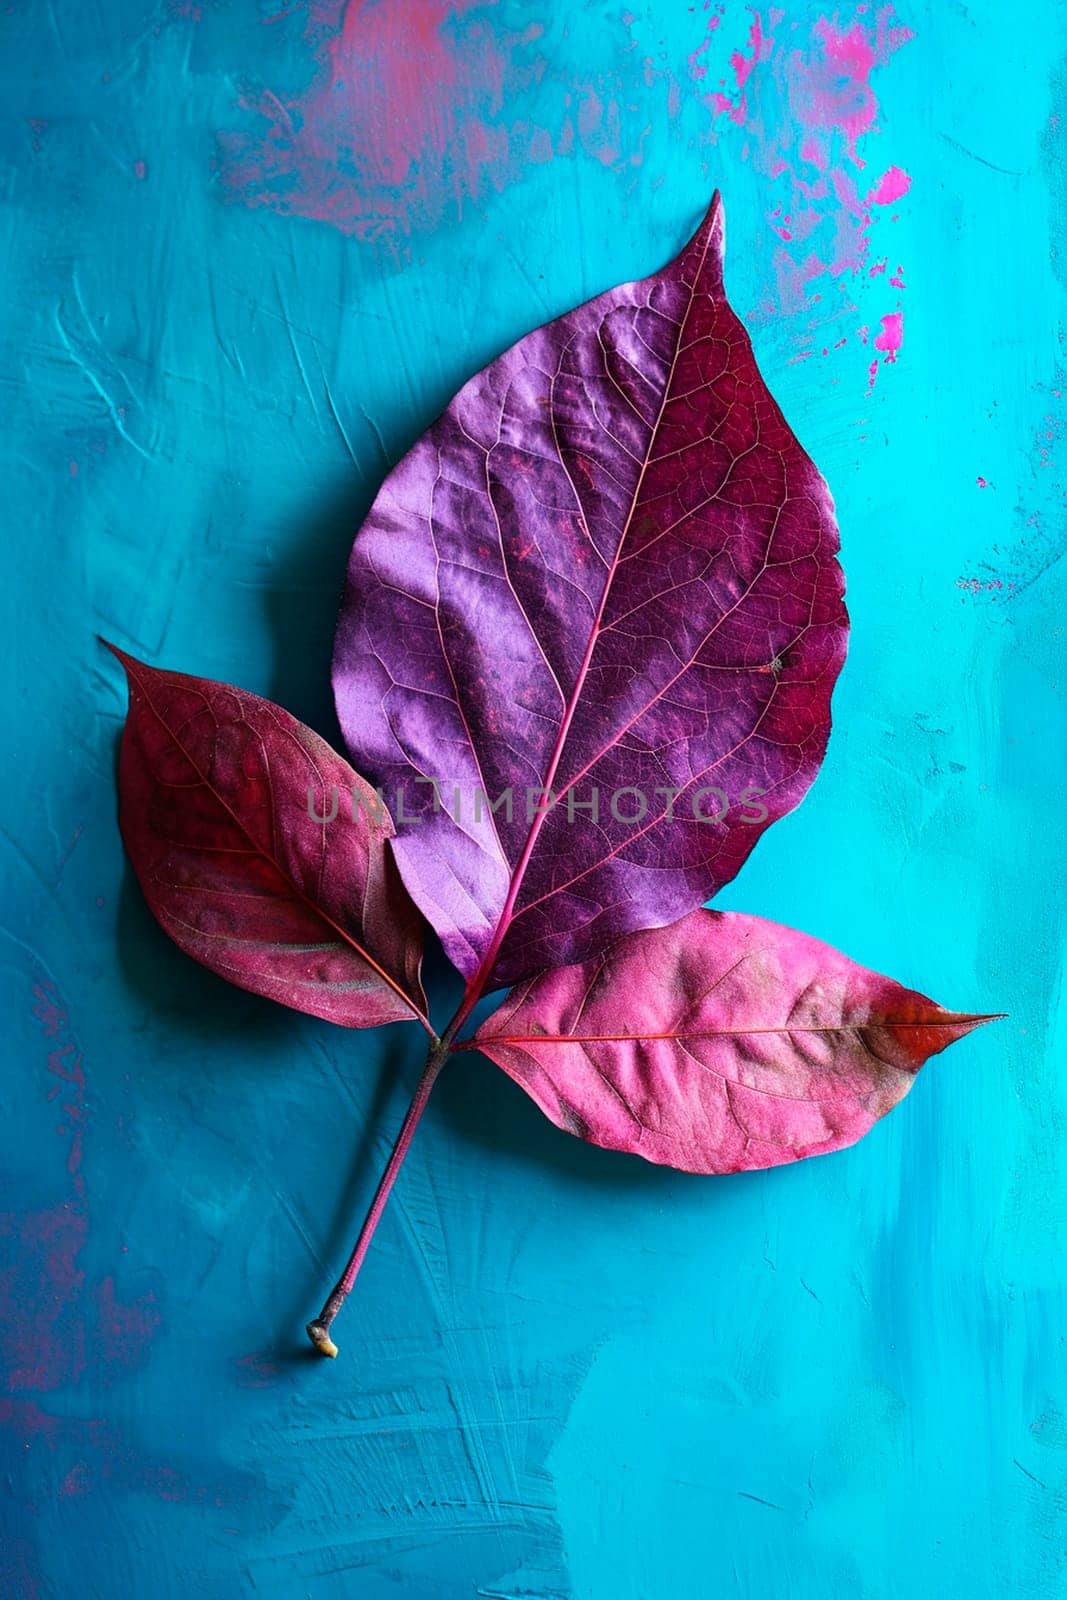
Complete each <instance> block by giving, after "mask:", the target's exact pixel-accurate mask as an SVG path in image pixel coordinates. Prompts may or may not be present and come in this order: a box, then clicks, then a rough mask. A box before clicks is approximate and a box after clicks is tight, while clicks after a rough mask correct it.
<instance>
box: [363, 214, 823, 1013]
mask: <svg viewBox="0 0 1067 1600" xmlns="http://www.w3.org/2000/svg"><path fill="white" fill-rule="evenodd" d="M722 271H723V215H722V208H721V206H720V204H719V200H718V197H717V196H716V198H715V199H714V200H713V201H712V204H711V208H710V210H709V211H708V214H707V216H706V217H705V219H704V221H703V222H702V223H701V225H700V227H699V228H698V230H697V232H696V233H695V234H694V236H693V238H692V239H691V240H690V241H689V243H688V244H687V245H686V246H685V248H684V249H683V250H682V252H681V253H680V255H678V256H677V257H676V258H675V259H674V260H673V261H671V262H670V263H669V265H668V266H666V267H664V268H663V269H662V271H660V272H657V273H655V274H653V276H652V277H650V278H646V279H644V280H643V281H641V282H639V283H627V284H623V285H621V286H620V287H619V288H616V289H612V290H610V291H609V292H608V293H606V294H602V295H600V296H599V297H598V298H597V299H595V300H591V301H589V302H588V304H586V305H583V306H580V307H579V308H578V309H577V310H576V311H572V312H570V313H569V314H568V315H567V316H564V317H561V318H559V319H558V321H556V322H552V323H550V324H549V325H548V326H547V327H543V328H539V329H538V330H537V331H536V332H535V333H532V334H530V335H529V336H528V337H527V338H525V339H523V340H521V341H520V343H519V344H517V345H515V346H514V347H513V348H512V349H510V350H508V351H507V352H506V353H505V354H504V355H502V356H501V357H500V358H499V359H498V360H497V361H495V362H493V364H492V365H491V366H490V367H487V368H486V370H485V371H484V372H481V373H479V374H478V376H477V377H475V378H473V379H471V381H470V382H469V383H468V384H467V385H466V386H465V387H464V388H463V389H461V390H460V392H459V394H458V395H457V396H456V398H455V399H454V400H453V402H452V404H451V405H450V406H449V408H448V410H447V411H446V412H445V413H444V415H443V416H442V417H441V418H440V419H439V420H438V421H437V422H436V423H435V424H434V425H433V427H432V428H431V429H430V430H429V432H428V433H426V434H425V435H424V437H423V438H422V439H421V440H420V441H419V442H418V443H417V444H416V445H415V447H414V449H413V450H412V451H411V452H410V453H409V454H408V455H407V456H406V457H405V458H404V460H403V461H401V463H400V464H399V466H398V467H397V468H396V469H395V471H394V472H393V473H392V474H391V475H390V477H389V478H388V479H387V480H386V482H385V484H384V486H383V488H382V490H381V492H380V494H379V495H378V498H377V500H376V501H375V504H374V507H373V508H372V510H371V513H370V515H369V517H368V518H367V521H366V522H365V523H364V525H363V528H362V530H361V532H360V534H359V536H358V538H357V539H356V542H355V546H354V548H353V551H352V557H351V562H350V565H349V571H348V586H347V590H346V593H345V598H344V602H343V606H342V612H341V618H340V622H339V624H338V631H337V641H336V646H335V652H334V687H335V691H336V696H337V707H338V714H339V717H340V720H341V725H342V728H343V730H344V734H345V738H346V741H347V743H348V746H349V749H350V750H351V751H352V753H353V757H354V759H355V760H356V761H357V762H358V764H359V765H360V767H361V768H362V769H363V770H364V771H367V772H369V773H371V774H373V776H374V778H375V779H376V780H377V781H379V782H380V783H382V785H383V786H384V789H385V792H386V794H387V795H388V796H389V797H390V800H391V803H393V804H394V814H395V815H396V817H397V830H398V832H397V838H396V840H395V841H394V846H393V848H394V850H395V853H396V857H397V860H398V862H399V864H400V870H401V873H402V875H403V877H404V881H405V883H406V884H407V886H408V888H409V890H410V891H411V894H412V896H413V897H414V899H415V900H416V902H417V903H418V905H419V906H420V907H421V909H422V910H423V912H424V913H425V915H426V916H427V918H428V919H429V921H430V922H431V923H432V925H433V926H434V927H435V928H436V929H437V931H438V933H439V934H440V936H441V938H442V940H443V942H444V945H445V948H446V950H447V952H448V954H449V956H450V957H451V959H452V960H453V961H454V962H455V964H456V965H457V966H458V967H459V968H460V970H461V971H462V972H463V973H464V974H465V975H466V976H467V977H468V978H469V979H470V984H469V989H468V993H469V994H472V995H473V994H477V993H480V992H481V991H482V990H483V989H484V988H485V987H492V986H494V985H501V984H505V983H510V982H514V981H517V980H519V979H521V978H524V977H527V976H529V975H530V974H532V973H534V972H537V971H540V970H542V969H543V968H545V967H547V966H550V965H553V964H556V963H559V962H563V961H574V960H579V959H585V958H586V957H588V956H590V955H594V954H596V953H597V952H598V951H599V950H602V949H604V948H606V946H607V945H609V944H610V943H611V942H612V941H613V940H615V939H617V938H618V937H619V936H620V935H622V934H625V933H629V932H632V931H633V930H634V929H637V928H646V927H653V926H659V925H662V924H664V923H667V922H670V921H673V920H674V919H675V918H676V917H678V916H680V915H682V914H683V913H684V912H686V911H688V910H690V909H692V908H693V907H694V906H697V905H699V904H700V903H701V902H702V901H704V900H706V899H707V898H708V897H709V896H710V895H712V894H713V893H714V892H715V891H716V890H717V889H719V888H720V887H721V886H722V885H723V884H724V883H726V882H728V880H729V879H730V878H732V877H733V876H734V874H735V873H736V872H737V871H738V869H739V868H740V866H741V865H742V863H743V862H744V860H745V858H746V857H747V856H748V854H749V851H750V850H751V849H752V847H753V845H754V844H755V843H756V840H757V839H758V838H759V837H760V834H761V832H762V831H763V829H764V828H765V827H766V826H767V825H768V823H770V822H773V821H774V820H775V819H776V818H777V817H780V816H782V815H783V814H784V813H785V812H787V811H790V810H791V809H792V808H793V807H794V806H796V805H797V804H798V802H799V801H800V799H801V798H802V796H803V795H804V793H805V791H806V790H807V788H808V786H809V784H810V783H811V781H812V779H813V778H814V776H815V773H816V771H817V770H818V767H819V764H820V762H821V760H822V757H823V753H824V750H825V747H826V740H827V736H828V734H829V729H830V712H829V705H830V692H831V689H832V687H833V684H834V680H835V678H836V676H837V673H838V671H839V669H840V666H841V662H842V660H843V658H844V653H845V644H846V632H847V618H846V615H845V609H844V604H843V600H842V578H841V573H840V569H839V568H838V565H837V562H836V559H835V556H836V551H837V543H838V542H837V529H836V525H835V522H834V516H833V507H832V502H831V499H830V494H829V491H828V489H827V487H826V484H825V483H824V481H823V479H822V478H821V477H820V475H819V473H818V471H817V470H816V468H815V467H814V465H813V464H812V462H811V460H810V459H809V457H808V456H807V455H806V454H805V452H804V450H803V449H802V448H801V446H800V445H799V444H798V442H797V440H796V438H795V437H794V435H793V433H792V432H791V430H790V428H789V426H788V424H787V423H786V421H785V419H784V418H783V416H782V413H781V412H780V411H779V409H778V407H777V405H776V404H775V402H774V400H773V398H772V397H771V395H770V393H769V392H768V390H767V388H766V386H765V385H764V383H763V380H762V378H761V377H760V374H759V371H758V369H757V367H756V362H755V359H754V357H753V354H752V347H751V344H750V342H749V339H748V335H747V334H746V332H745V330H744V328H743V327H742V325H741V323H740V322H739V321H738V319H737V317H736V316H735V315H734V313H733V311H732V310H731V309H730V306H729V304H728V302H727V300H726V296H725V292H724V289H723V276H722ZM430 780H437V781H438V783H439V791H440V793H439V800H438V799H435V796H434V793H433V790H432V786H431V782H430ZM543 791H548V794H546V795H544V803H543V804H542V805H540V806H539V805H538V800H539V798H541V797H542V792H543ZM509 794H510V796H511V806H510V813H511V814H510V815H509V813H508V808H507V806H506V804H505V800H504V797H505V796H507V795H509ZM394 796H398V797H399V800H398V801H396V802H394V801H393V797H394ZM401 801H402V807H403V809H402V811H401V809H400V808H399V807H400V802H401ZM494 803H495V804H497V805H498V807H499V809H498V810H497V811H496V813H495V815H494V814H493V813H491V812H490V810H489V805H491V804H494ZM594 804H595V805H596V807H597V814H596V815H595V816H594V814H593V810H592V808H593V806H594Z"/></svg>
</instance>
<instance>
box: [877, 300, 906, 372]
mask: <svg viewBox="0 0 1067 1600" xmlns="http://www.w3.org/2000/svg"><path fill="white" fill-rule="evenodd" d="M903 343H904V313H903V311H890V312H889V313H888V314H887V315H886V316H884V317H883V318H882V331H881V333H876V334H875V336H874V348H875V349H876V350H884V351H885V359H886V360H887V361H895V360H896V359H897V352H898V351H899V349H900V347H901V345H902V344H903Z"/></svg>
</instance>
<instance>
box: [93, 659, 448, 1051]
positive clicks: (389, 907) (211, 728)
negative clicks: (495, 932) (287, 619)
mask: <svg viewBox="0 0 1067 1600" xmlns="http://www.w3.org/2000/svg"><path fill="white" fill-rule="evenodd" d="M109 648H110V649H112V650H114V653H115V655H116V656H117V657H118V658H119V660H120V661H121V662H122V665H123V666H124V667H125V669H126V676H127V680H128V683H129V691H130V707H129V713H128V715H127V719H126V727H125V729H124V732H123V738H122V753H121V757H120V762H119V822H120V826H121V829H122V838H123V842H124V843H125V846H126V850H127V852H128V854H129V857H130V860H131V861H132V863H133V867H134V871H135V872H136V873H137V877H138V879H139V881H140V884H141V888H142V889H143V890H144V895H145V899H146V900H147V901H148V904H149V906H150V907H151V909H152V912H153V914H154V915H155V917H156V919H157V921H158V922H159V924H160V926H161V927H162V928H163V929H164V930H165V932H166V933H168V934H169V935H170V937H171V938H172V939H173V940H174V942H175V944H177V945H179V946H180V947H181V949H182V950H184V951H185V952H186V954H188V955H191V956H192V957H193V958H194V959H195V960H197V961H199V962H200V963H201V964H202V965H203V966H205V967H210V969H211V971H212V972H216V973H218V974H219V976H220V977H223V978H227V979H228V980H229V981H230V983H234V984H237V985H238V987H240V988H242V989H251V990H252V991H253V992H254V993H255V994H262V995H266V996H268V998H269V999H271V1000H278V1001H280V1002H281V1004H282V1005H286V1006H292V1007H293V1008H294V1009H295V1010H297V1011H307V1012H310V1013H311V1015H312V1016H315V1017H325V1018H326V1020H327V1021H328V1022H336V1023H339V1024H340V1025H341V1026H342V1027H347V1028H370V1027H374V1026H375V1025H376V1024H377V1023H381V1022H395V1021H401V1020H405V1019H408V1020H410V1019H411V1018H413V1017H414V1018H418V1019H420V1020H421V1019H422V1018H423V1016H424V1013H425V1009H426V1006H425V1000H424V998H423V993H422V986H421V983H420V980H419V967H420V964H421V960H422V925H421V921H420V918H419V916H418V914H417V912H416V911H415V908H414V907H413V906H412V904H411V901H410V900H409V899H408V896H407V894H406V893H405V892H404V887H403V885H402V884H401V882H400V880H399V877H398V875H397V871H396V866H395V863H394V862H393V861H392V860H391V859H390V857H389V854H388V852H387V850H386V840H387V839H388V838H389V836H390V834H391V833H392V824H391V822H390V821H389V817H388V814H387V813H386V812H385V811H384V810H382V811H381V812H379V807H378V800H377V797H376V796H375V795H374V793H373V792H372V791H371V790H370V789H369V788H368V787H367V785H366V784H365V783H364V782H363V780H362V778H360V777H358V776H357V775H356V773H355V772H353V770H352V768H351V767H350V766H349V764H348V762H347V761H345V760H344V759H343V758H342V757H341V756H339V755H337V754H336V753H335V752H334V751H333V750H331V749H330V747H329V745H328V744H326V743H325V742H324V741H323V740H322V739H320V738H319V736H318V734H316V733H313V732H312V731H311V729H310V728H307V727H305V726H304V724H303V723H302V722H298V721H297V719H296V718H295V717H293V716H290V714H289V712H288V711H283V710H282V708H281V707H280V706H276V705H273V704H272V703H271V702H270V701H269V700H263V699H261V698H260V697H259V695H255V694H249V693H247V691H245V690H244V689H235V688H233V687H231V685H229V684H225V683H214V682H212V681H211V680H210V679H208V678H192V677H188V676H186V675H185V674H184V673H180V672H161V671H158V670H157V669H155V668H154V667H148V666H145V665H144V663H143V662H140V661H135V660H134V659H133V657H132V656H128V655H126V654H125V653H124V652H123V651H121V650H115V648H114V646H113V645H112V646H109ZM309 791H310V793H311V797H312V800H313V809H314V812H315V816H316V817H318V818H321V819H326V818H329V817H330V815H331V811H332V810H333V806H334V799H335V796H336V815H335V816H333V818H332V820H329V821H327V820H322V821H316V820H314V818H313V817H312V816H311V813H310V809H309ZM356 801H358V802H359V803H358V804H356V803H355V802H356ZM353 811H354V812H355V818H354V819H353Z"/></svg>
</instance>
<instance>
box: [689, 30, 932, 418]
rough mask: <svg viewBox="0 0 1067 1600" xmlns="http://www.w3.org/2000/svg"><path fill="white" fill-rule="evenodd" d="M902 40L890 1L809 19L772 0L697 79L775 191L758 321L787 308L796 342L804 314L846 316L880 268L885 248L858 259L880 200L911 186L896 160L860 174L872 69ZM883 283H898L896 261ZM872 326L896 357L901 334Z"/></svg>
mask: <svg viewBox="0 0 1067 1600" xmlns="http://www.w3.org/2000/svg"><path fill="white" fill-rule="evenodd" d="M724 31H725V30H724ZM910 38H911V33H910V31H909V30H908V29H907V28H904V27H901V26H900V25H899V24H897V23H896V22H895V21H894V17H893V10H892V7H891V6H888V5H885V6H882V7H881V8H880V9H879V10H878V11H877V12H872V11H871V10H870V9H869V8H868V7H866V6H862V5H861V6H859V7H857V9H856V11H855V14H854V16H853V17H851V18H848V17H844V18H842V17H841V16H840V15H839V14H838V13H834V15H833V17H832V18H831V17H822V18H820V19H819V20H818V21H817V22H816V23H815V24H814V25H813V26H812V25H810V24H808V23H807V22H802V21H800V20H799V19H794V18H793V17H791V15H790V13H789V10H788V8H783V9H777V8H773V7H772V8H770V9H768V10H767V11H766V12H765V13H763V12H758V11H757V12H754V13H752V20H751V21H750V23H749V25H748V36H747V42H746V44H745V46H744V47H743V48H742V49H741V50H739V51H735V52H734V53H733V55H731V57H730V60H729V73H728V75H726V76H724V77H723V78H721V79H720V82H719V87H718V88H717V89H712V90H710V91H708V90H707V88H706V84H705V82H704V80H703V78H701V79H700V80H698V81H697V92H698V93H699V94H700V96H701V98H702V99H703V101H704V104H705V105H706V106H707V107H708V109H709V110H710V112H711V114H712V119H713V125H715V124H718V125H720V127H721V125H722V124H723V123H724V122H725V123H727V124H729V125H731V126H732V127H737V128H739V129H740V130H741V136H742V137H743V139H744V144H743V145H742V149H741V155H742V159H745V160H748V161H750V162H752V163H753V165H755V166H756V167H757V168H758V170H759V171H760V172H761V173H762V174H763V176H764V178H765V179H766V180H767V182H768V183H769V184H770V185H771V186H772V192H773V193H775V195H776V198H777V197H780V203H779V204H778V205H777V206H776V207H774V208H772V209H771V210H769V212H768V218H769V221H770V225H771V227H772V229H773V230H774V233H775V235H776V243H775V246H774V250H773V275H772V282H771V283H770V284H769V285H768V290H769V292H768V293H767V294H766V296H765V298H764V300H763V302H762V303H761V305H760V306H759V308H758V310H757V313H756V320H760V319H762V320H771V319H775V320H778V319H780V318H781V316H782V315H783V313H785V314H786V315H789V314H794V315H796V316H797V318H798V336H799V337H801V338H803V339H804V341H805V343H807V340H808V339H810V334H811V327H812V323H813V320H815V319H817V320H818V321H821V322H824V323H829V322H830V321H831V320H836V319H838V318H840V317H842V316H847V315H851V314H853V313H854V312H855V311H856V309H857V305H856V300H857V298H860V297H861V296H862V294H863V292H864V288H863V287H861V286H865V285H866V284H867V283H868V282H869V281H870V280H871V279H876V278H878V277H881V276H883V275H884V274H885V272H886V270H887V267H888V255H883V256H881V257H880V258H879V259H878V260H876V261H875V262H874V263H873V265H868V262H869V259H870V255H871V243H872V236H873V234H874V231H875V229H876V228H884V227H885V226H886V223H887V221H888V222H891V221H892V220H893V218H892V217H887V216H886V210H885V208H887V207H888V206H890V205H893V204H895V203H896V202H897V201H899V200H901V199H902V198H903V197H904V196H905V195H906V194H907V193H908V192H909V190H910V188H911V178H910V176H909V174H908V173H907V172H905V171H904V169H903V168H902V167H900V166H898V165H896V164H893V165H889V166H887V167H886V168H885V169H884V170H883V171H882V173H881V176H880V177H879V178H878V179H877V181H876V182H874V183H873V184H871V183H869V182H866V183H861V181H860V176H861V174H862V173H863V171H864V169H865V167H866V166H867V162H868V159H869V157H868V146H869V143H870V141H871V140H872V139H873V138H875V137H876V136H877V135H878V133H879V123H878V112H879V105H878V98H877V95H876V92H875V79H876V75H877V72H878V71H879V70H880V69H882V68H884V67H885V66H886V65H887V63H888V62H889V61H890V60H891V58H892V57H893V55H894V54H895V53H896V52H897V51H898V50H899V49H901V48H902V46H903V45H904V44H906V43H907V41H908V40H909V39H910ZM729 136H730V137H737V136H736V135H734V134H732V132H731V133H729ZM894 215H895V214H894ZM857 280H859V281H858V282H857ZM890 281H891V283H892V284H893V287H894V288H898V289H901V290H903V288H904V278H903V268H902V267H898V268H897V272H896V275H895V276H894V277H893V278H892V279H891V280H890ZM816 286H818V291H819V292H818V293H816ZM824 288H825V289H827V290H832V291H833V293H834V297H835V299H836V300H837V302H838V303H837V305H836V307H835V306H834V305H832V304H823V305H820V304H819V296H820V295H821V293H822V291H823V289H824ZM771 291H773V292H771ZM872 309H873V308H872ZM889 317H890V319H893V318H897V319H898V321H897V322H893V321H892V320H891V321H890V324H889V327H890V332H889V335H888V337H889V338H892V337H894V336H895V332H897V331H899V317H900V313H899V311H894V312H890V313H889ZM882 324H883V335H879V336H878V337H876V339H875V347H876V348H877V349H879V350H882V351H884V353H885V358H886V360H891V359H895V358H896V354H897V351H898V350H899V348H900V342H899V340H897V342H896V344H895V345H893V347H892V348H890V347H889V345H888V344H886V343H883V344H879V342H878V338H879V337H883V336H885V326H886V325H885V318H884V317H883V318H882ZM826 348H827V351H828V352H829V351H836V350H838V349H839V348H840V340H827V342H826ZM875 371H877V365H876V366H875ZM868 378H869V380H870V372H869V369H868ZM869 387H870V381H869V382H868V388H869Z"/></svg>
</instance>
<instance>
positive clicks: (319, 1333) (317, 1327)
mask: <svg viewBox="0 0 1067 1600" xmlns="http://www.w3.org/2000/svg"><path fill="white" fill-rule="evenodd" d="M307 1336H308V1338H309V1339H310V1340H311V1342H312V1344H313V1345H314V1346H315V1349H316V1350H317V1351H318V1352H319V1355H320V1356H329V1357H330V1359H331V1360H332V1359H333V1358H334V1357H335V1356H336V1355H337V1346H336V1345H335V1344H334V1342H333V1340H332V1339H331V1338H330V1335H329V1334H328V1333H327V1331H326V1329H325V1328H324V1327H323V1325H322V1323H321V1322H309V1323H308V1325H307Z"/></svg>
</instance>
